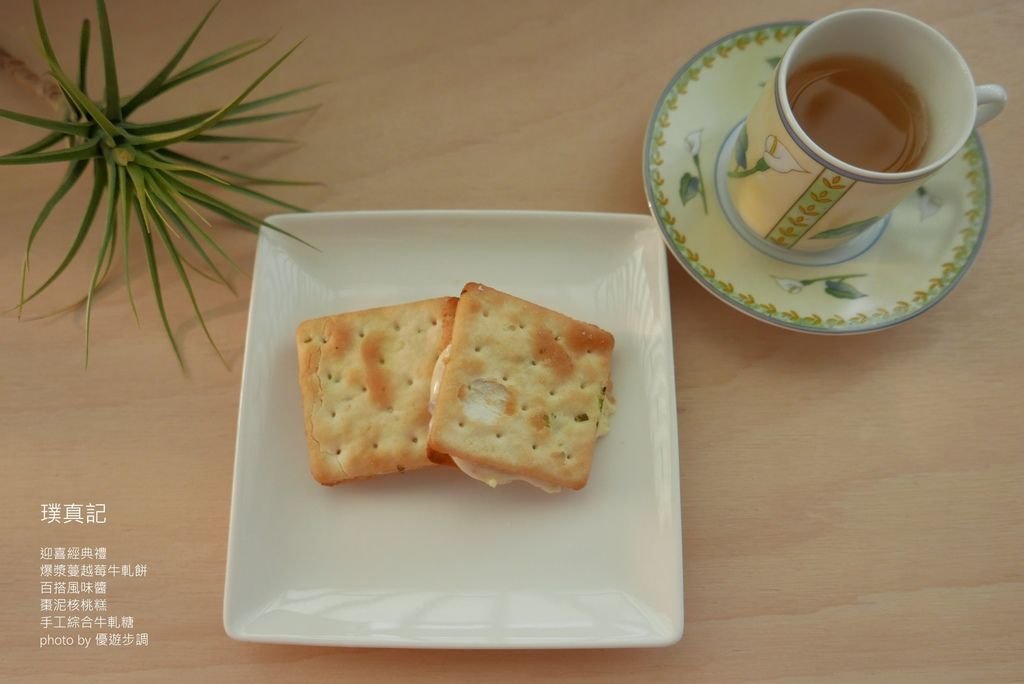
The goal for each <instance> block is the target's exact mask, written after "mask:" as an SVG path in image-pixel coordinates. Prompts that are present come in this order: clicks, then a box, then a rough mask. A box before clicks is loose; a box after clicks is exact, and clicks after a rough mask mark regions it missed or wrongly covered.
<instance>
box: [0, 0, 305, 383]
mask: <svg viewBox="0 0 1024 684" xmlns="http://www.w3.org/2000/svg"><path fill="white" fill-rule="evenodd" d="M218 4H219V3H218ZM33 6H34V9H35V19H36V26H37V29H38V32H39V39H40V41H41V43H42V51H43V56H44V57H45V59H46V63H47V66H48V69H49V73H50V75H51V76H52V77H53V79H54V80H55V81H56V83H57V85H58V86H59V88H60V92H61V94H62V95H63V99H64V101H65V103H66V113H65V115H64V117H63V118H62V119H59V120H58V119H50V118H42V117H37V116H30V115H27V114H21V113H18V112H12V111H8V110H4V109H0V117H4V118H6V119H11V120H13V121H17V122H20V123H23V124H28V125H30V126H36V127H38V128H43V129H46V130H48V131H50V133H49V134H48V135H46V136H45V137H44V138H42V139H41V140H39V141H38V142H36V143H34V144H32V145H29V146H28V147H25V148H23V149H20V150H18V151H16V152H13V153H11V154H7V155H3V156H0V165H22V164H45V163H52V162H67V163H68V168H67V171H66V173H65V174H64V177H63V180H62V181H61V183H60V185H59V186H58V187H57V189H56V190H55V191H54V193H53V195H52V196H51V197H50V198H49V199H48V200H47V202H46V203H45V205H44V206H43V208H42V210H41V211H40V213H39V216H38V218H37V219H36V221H35V223H34V225H33V226H32V228H31V230H30V231H29V235H28V244H27V245H26V247H25V256H24V261H23V266H22V270H21V287H20V293H19V297H18V305H17V307H16V308H17V311H18V316H19V318H20V317H21V315H22V310H23V309H24V307H25V304H27V303H28V302H30V301H32V300H33V299H34V298H35V297H37V296H38V295H39V294H40V293H42V292H43V291H44V290H46V288H47V287H49V286H50V285H51V284H52V283H53V282H54V281H55V280H56V279H57V278H58V277H59V276H60V275H61V273H63V272H64V270H65V269H66V268H67V267H68V265H69V264H70V263H71V262H72V261H73V260H74V259H75V256H76V255H77V254H78V252H79V249H80V247H81V246H82V243H83V241H84V240H85V238H86V237H87V235H88V234H89V232H90V229H91V227H92V224H93V221H94V219H95V218H96V215H97V213H98V212H99V210H100V205H101V204H103V200H104V198H105V199H106V203H105V216H104V219H103V221H102V224H103V225H104V226H105V227H104V232H103V235H102V239H101V241H100V247H99V253H98V256H97V260H96V265H95V268H94V269H93V271H92V277H91V279H90V281H89V287H88V291H87V293H86V295H85V296H84V297H83V298H82V299H80V300H79V301H78V302H76V303H75V305H73V306H81V305H83V304H84V306H85V359H86V364H88V359H89V329H90V317H91V313H92V304H93V298H94V295H95V294H96V291H97V289H98V287H99V286H101V285H102V283H104V282H105V280H106V278H107V276H108V274H109V273H110V269H111V265H112V263H113V261H114V256H115V253H116V252H117V249H118V241H120V243H121V244H120V249H121V253H122V254H123V257H122V262H123V270H124V282H125V287H126V289H127V292H128V301H129V303H130V305H131V309H132V312H133V314H134V316H135V320H136V322H138V320H139V315H138V311H137V309H136V307H135V300H134V297H133V295H132V288H131V278H130V273H129V259H128V257H129V254H130V247H129V244H130V242H131V233H132V230H131V229H132V215H133V214H134V216H135V218H136V221H135V227H136V228H137V230H138V239H139V240H140V242H141V243H142V246H143V249H144V251H145V255H146V263H147V265H148V268H149V276H150V280H151V281H152V286H153V292H154V294H155V297H156V305H157V309H158V311H159V314H160V318H161V321H162V322H163V327H164V330H165V331H166V333H167V337H168V339H169V340H170V343H171V347H172V348H173V350H174V354H175V356H176V357H177V358H178V362H179V363H182V364H183V361H182V357H181V352H180V350H179V348H178V343H177V342H176V341H175V338H174V333H173V332H172V330H171V325H170V322H169V321H168V318H167V311H166V309H165V307H164V298H163V295H162V292H161V279H160V272H159V269H158V266H157V246H158V245H159V246H162V248H163V249H164V250H165V251H166V252H167V255H168V258H169V261H170V264H171V266H172V267H173V270H174V271H175V272H176V273H177V275H178V277H179V278H180V279H181V282H182V284H183V285H184V289H185V291H186V292H187V294H188V297H189V300H190V301H191V304H192V309H193V311H194V313H195V316H196V319H197V321H198V322H199V325H200V327H201V328H202V330H203V332H204V333H205V335H206V338H207V339H208V340H209V342H210V344H211V345H212V346H213V348H214V350H215V351H216V352H217V355H218V356H220V358H221V360H222V361H223V360H224V357H223V356H222V355H221V353H220V350H219V349H218V348H217V345H216V343H215V342H214V341H213V337H212V336H211V335H210V331H209V330H208V329H207V327H206V322H205V321H204V320H203V314H202V311H201V309H200V307H199V304H198V303H197V301H196V297H195V293H194V292H193V289H192V284H191V281H190V280H189V275H188V271H189V270H191V271H193V272H195V273H198V274H200V275H203V276H205V277H207V278H210V279H212V280H215V281H217V282H220V283H222V284H224V285H226V286H227V287H228V288H231V289H232V291H234V290H233V288H232V287H231V284H230V282H229V281H228V279H227V278H226V277H225V276H224V274H223V272H222V271H221V269H220V268H219V267H218V266H217V263H216V262H215V260H214V256H219V257H220V258H221V259H223V261H224V262H226V263H227V264H229V265H230V266H231V267H233V268H235V269H236V270H238V271H240V272H241V270H242V269H241V268H240V267H239V266H238V265H237V264H236V263H235V262H234V261H233V260H232V259H231V257H230V256H229V255H228V254H227V253H226V252H225V251H224V250H223V249H222V248H221V247H220V245H218V243H217V242H216V240H214V238H213V236H212V235H211V232H212V231H211V229H210V228H211V226H210V224H209V222H208V221H207V220H206V219H205V218H204V217H203V215H202V214H201V213H200V212H199V210H198V209H197V206H198V207H201V208H203V209H205V210H207V211H209V212H212V213H214V214H217V215H219V216H221V217H223V218H225V219H228V220H229V221H231V222H232V223H235V224H237V225H239V226H241V227H242V228H245V229H247V230H249V231H252V232H258V231H259V229H260V226H267V227H268V228H270V229H271V230H277V231H278V232H282V233H284V232H285V231H282V230H280V229H279V228H277V227H275V226H273V225H270V224H268V223H267V222H266V221H264V220H262V219H259V218H257V217H255V216H253V215H251V214H249V213H246V212H245V211H242V210H241V209H238V208H236V207H235V206H233V205H232V204H231V203H229V202H227V201H225V200H223V199H220V198H218V197H216V196H214V195H212V194H210V193H209V192H207V190H206V189H205V188H206V187H207V186H214V187H217V188H219V189H220V190H223V191H230V192H233V193H237V194H240V195H244V196H246V197H249V198H255V199H258V200H262V201H265V202H268V203H271V204H275V205H277V206H280V207H284V208H286V209H289V210H293V211H303V209H301V208H299V207H297V206H294V205H292V204H289V203H287V202H283V201H281V200H279V199H275V198H273V197H271V196H269V195H266V194H263V193H262V192H259V191H257V190H254V189H252V186H257V185H312V184H313V183H308V182H303V181H285V180H274V179H268V178H258V177H254V176H249V175H246V174H243V173H239V172H237V171H232V170H229V169H226V168H222V167H220V166H217V165H214V164H211V163H208V162H205V161H201V160H199V159H197V158H194V157H192V156H189V155H186V154H183V153H181V152H179V151H176V150H175V149H173V147H174V146H175V145H178V144H179V143H184V142H193V143H201V142H281V141H280V140H278V139H275V138H259V137H241V136H229V135H222V134H220V133H218V131H220V130H221V129H224V128H227V127H230V126H238V125H241V124H248V123H255V122H260V121H268V120H271V119H277V118H280V117H284V116H290V115H293V114H299V113H302V112H307V111H311V110H312V109H314V107H306V108H302V109H291V110H285V111H273V112H264V113H257V114H251V113H249V112H253V111H254V110H257V109H259V108H261V107H265V106H266V105H270V104H273V103H275V102H279V101H281V100H284V99H285V98H288V97H290V96H293V95H296V94H298V93H301V92H304V91H306V90H309V89H311V88H314V87H316V86H317V85H319V84H313V85H307V86H303V87H299V88H293V89H291V90H287V91H284V92H280V93H277V94H275V95H270V96H268V97H262V98H259V99H254V100H249V101H246V98H247V97H249V95H250V94H251V93H252V91H253V90H254V89H255V88H256V86H258V85H259V84H260V83H261V82H262V81H263V80H264V79H265V78H266V77H267V76H268V75H270V73H271V72H273V71H274V70H275V69H276V68H277V67H278V66H280V64H281V63H282V62H283V61H284V60H285V59H287V58H288V56H289V55H291V53H292V52H294V51H295V49H296V48H297V47H298V44H296V45H295V46H293V47H292V48H291V49H289V50H288V51H286V52H285V53H284V54H283V55H281V56H280V57H279V58H278V59H277V60H276V61H274V62H273V64H271V65H270V67H269V68H267V69H266V70H265V71H264V72H263V73H262V74H260V75H259V77H258V78H256V79H255V80H254V81H252V82H251V83H250V84H249V85H248V86H247V87H245V88H244V89H243V90H242V91H241V92H240V93H239V94H238V96H237V97H235V98H234V99H233V100H231V101H230V102H229V103H227V104H226V105H224V106H223V107H221V108H220V109H217V110H210V111H204V112H200V113H197V114H192V115H189V116H182V117H179V118H174V119H169V120H166V121H155V122H139V121H136V120H134V119H133V115H134V114H135V112H136V111H137V110H138V108H139V107H140V106H142V105H144V104H146V103H147V102H149V101H150V100H152V99H153V98H156V97H158V96H160V95H162V94H163V93H166V92H167V91H169V90H172V89H173V88H176V87H177V86H179V85H181V84H183V83H186V82H188V81H191V80H192V79H194V78H197V77H199V76H202V75H204V74H207V73H210V72H212V71H214V70H216V69H219V68H221V67H223V66H226V65H228V64H231V63H232V62H235V61H237V60H239V59H241V58H243V57H245V56H247V55H249V54H251V53H253V52H255V51H257V50H259V49H260V48H262V47H264V46H265V45H266V44H267V43H268V42H269V40H264V39H257V40H248V41H244V42H242V43H239V44H237V45H233V46H231V47H228V48H225V49H223V50H221V51H219V52H216V53H214V54H212V55H210V56H208V57H206V58H204V59H201V60H199V61H197V62H195V63H194V64H192V65H191V66H188V67H185V68H181V69H179V68H178V66H179V64H180V63H181V61H182V59H183V58H184V57H185V54H186V53H187V52H188V50H189V48H190V47H191V45H192V43H193V42H194V41H195V39H196V36H197V35H198V34H199V32H200V31H201V30H202V28H203V26H205V25H206V22H207V21H208V20H209V18H210V15H212V14H213V11H214V10H215V9H216V8H217V4H214V5H213V7H211V8H210V10H209V11H208V12H207V13H206V15H205V16H204V17H203V18H202V20H201V21H200V22H199V24H198V26H196V28H195V29H194V30H193V31H192V33H191V34H189V36H188V37H187V38H186V39H185V42H184V43H183V44H182V45H181V47H180V48H179V49H178V50H177V52H175V53H174V55H173V56H171V58H170V60H169V61H168V62H167V63H166V64H165V65H164V67H163V68H162V69H160V71H159V72H157V73H156V75H154V76H153V77H152V78H151V79H149V81H148V82H146V83H145V85H143V86H142V88H140V89H139V90H138V92H136V93H134V94H133V95H130V96H122V95H121V93H120V90H119V88H118V80H117V68H116V65H115V62H114V44H113V38H112V36H111V31H110V21H109V19H108V17H107V8H106V4H105V3H104V0H96V10H97V20H98V25H99V33H100V36H99V37H100V46H101V48H102V55H103V72H104V81H105V82H104V88H103V90H104V97H103V99H102V101H94V100H92V99H91V98H90V97H89V95H88V94H87V91H86V71H87V65H88V57H89V45H90V23H89V20H88V19H86V20H85V21H83V22H82V29H81V36H80V41H79V62H78V73H77V78H76V79H72V78H71V77H70V76H69V75H68V73H67V72H66V71H65V70H64V68H63V67H62V66H61V65H60V63H59V62H58V60H57V56H56V54H55V53H54V49H53V45H52V44H51V42H50V37H49V35H48V33H47V30H46V23H45V21H44V19H43V13H42V9H41V8H40V5H39V0H33ZM88 170H91V175H92V179H93V185H92V192H91V194H90V196H89V200H88V202H87V204H86V207H85V210H84V213H83V215H82V221H81V224H80V226H79V228H78V232H77V234H76V235H75V237H74V239H73V240H72V242H71V245H70V247H69V248H68V251H67V254H66V255H65V257H64V259H63V260H62V261H61V262H60V264H59V265H58V266H57V268H56V270H55V271H54V272H53V273H52V274H51V275H50V276H49V277H48V278H47V279H46V280H45V281H43V283H42V284H41V285H39V286H38V287H37V288H36V289H35V290H33V291H31V292H27V290H26V283H27V280H28V274H29V255H30V252H31V250H32V244H33V242H34V241H35V239H36V236H37V235H38V234H39V231H40V229H41V228H42V227H43V225H44V223H45V222H46V220H47V217H48V216H49V215H50V213H51V212H52V211H53V209H54V207H55V206H56V205H57V204H58V203H59V202H60V201H61V200H62V199H63V198H64V196H65V195H67V193H68V191H69V190H71V188H72V187H73V186H75V184H76V183H78V182H79V180H81V179H82V177H83V176H85V175H86V171H88ZM292 237H294V236H292ZM295 239H298V238H295ZM183 248H190V249H183ZM186 251H187V252H188V253H189V254H192V255H193V256H194V257H198V259H199V260H201V261H202V263H203V264H205V266H206V269H203V268H200V266H198V265H197V264H194V263H193V262H192V261H191V260H189V259H188V258H187V257H186ZM207 269H208V270H207Z"/></svg>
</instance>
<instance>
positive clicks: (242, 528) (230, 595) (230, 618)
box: [224, 211, 683, 648]
mask: <svg viewBox="0 0 1024 684" xmlns="http://www.w3.org/2000/svg"><path fill="white" fill-rule="evenodd" d="M271 221H272V222H273V223H274V224H275V225H278V226H279V227H281V228H283V229H285V230H287V231H289V232H291V233H293V234H295V235H297V236H299V237H301V238H303V239H305V240H307V241H309V242H311V243H312V244H314V245H316V246H317V247H318V248H319V249H320V250H321V251H314V250H313V249H310V248H309V247H306V246H303V245H302V244H300V243H298V242H296V241H294V240H291V239H289V238H287V237H285V236H282V235H280V234H278V233H274V232H272V231H269V230H267V229H264V230H263V232H261V234H260V237H259V244H258V248H257V253H256V266H255V272H254V274H253V285H252V301H251V304H250V307H251V309H250V313H249V330H248V333H247V338H246V347H245V366H244V370H243V374H242V396H241V404H240V407H239V417H238V442H237V447H236V452H235V475H234V492H233V495H232V501H231V532H230V538H229V543H228V563H227V578H226V583H225V592H224V594H225V595H224V627H225V629H226V630H227V633H228V635H229V636H231V637H233V638H235V639H243V640H247V641H269V642H284V643H297V644H325V645H339V646H342V645H344V646H400V647H420V648H544V647H547V648H575V647H610V646H657V645H665V644H671V643H674V642H675V641H677V640H678V639H679V638H680V637H681V636H682V631H683V582H682V579H683V577H682V536H681V530H680V502H679V462H678V446H677V441H676V402H675V378H674V374H673V368H672V327H671V320H670V317H669V298H668V282H667V273H666V263H665V261H666V260H665V249H664V247H663V244H662V240H661V235H660V233H659V232H658V228H657V225H656V224H655V223H654V221H653V220H652V219H651V218H650V217H649V216H639V215H616V214H576V213H551V212H513V211H450V212H449V211H443V212H436V211H431V212H363V213H333V214H298V215H287V216H278V217H275V218H274V219H271ZM471 280H474V281H479V282H483V283H486V284H488V285H491V286H492V287H495V288H498V289H500V290H504V291H506V292H509V293H510V294H514V295H516V296H519V297H523V298H525V299H529V300H531V301H534V302H536V303H538V304H541V305H543V306H547V307H549V308H552V309H555V310H557V311H561V312H563V313H565V314H568V315H570V316H572V317H574V318H579V319H582V320H585V321H589V322H592V323H595V324H597V325H599V326H601V327H603V328H605V329H606V330H608V331H610V332H611V333H612V334H614V335H615V340H616V344H615V352H614V355H613V357H612V379H613V382H614V387H615V396H616V399H617V402H618V411H617V413H616V414H615V416H614V418H613V420H612V428H611V433H610V434H609V435H608V436H607V437H604V438H603V439H601V440H600V441H599V442H598V446H597V448H596V450H595V452H594V462H593V468H592V471H591V476H590V482H589V484H588V485H587V486H586V488H584V489H582V490H580V491H578V492H572V491H568V492H563V493H561V494H554V495H551V494H545V493H543V492H541V491H540V490H537V489H534V488H532V487H530V486H529V485H526V484H523V483H513V484H509V485H506V486H503V487H499V488H497V489H493V490H492V489H490V488H489V487H487V486H485V485H483V484H481V483H479V482H476V481H474V480H471V479H470V478H468V477H466V476H465V475H463V474H461V473H460V472H459V471H458V470H456V469H454V468H443V467H439V468H427V469H424V470H418V471H414V472H408V473H403V474H400V475H398V474H396V475H388V476H386V477H379V478H375V479H372V480H366V481H360V482H354V483H350V484H345V485H341V486H338V487H333V488H332V487H323V486H321V485H319V484H317V483H316V482H315V481H314V480H313V478H312V477H311V476H310V474H309V471H308V464H307V451H306V442H305V438H304V435H303V418H302V402H301V398H300V396H299V386H298V380H297V375H298V366H297V360H296V352H295V342H294V330H295V327H296V326H297V325H298V324H299V323H300V322H301V321H302V320H304V319H307V318H312V317H315V316H322V315H325V314H330V313H336V312H339V311H347V310H355V309H364V308H368V307H374V306H382V305H386V304H394V303H400V302H405V301H411V300H416V299H424V298H427V297H440V296H443V295H455V296H457V295H458V294H459V292H460V291H461V289H462V286H463V285H464V284H465V283H466V282H467V281H471Z"/></svg>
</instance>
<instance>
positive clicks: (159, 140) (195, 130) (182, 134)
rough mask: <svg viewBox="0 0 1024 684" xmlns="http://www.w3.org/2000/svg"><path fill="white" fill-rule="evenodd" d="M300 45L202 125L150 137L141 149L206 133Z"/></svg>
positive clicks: (294, 47)
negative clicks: (149, 140) (148, 141)
mask: <svg viewBox="0 0 1024 684" xmlns="http://www.w3.org/2000/svg"><path fill="white" fill-rule="evenodd" d="M301 44H302V43H301V41H300V42H299V43H296V44H295V45H294V46H292V47H291V48H290V49H289V50H287V51H286V52H285V53H284V54H283V55H281V56H280V57H278V58H277V59H276V60H274V63H273V64H271V65H270V66H269V67H268V68H267V69H266V70H265V71H264V72H263V73H262V74H260V75H259V76H258V77H257V78H256V79H255V80H254V81H253V82H252V83H250V84H249V86H248V87H247V88H245V90H243V91H242V92H241V93H240V94H239V95H238V96H237V97H235V99H234V100H232V101H231V102H229V103H228V104H226V105H224V106H223V107H221V108H220V109H219V110H217V112H216V113H215V114H213V115H212V116H210V117H209V118H208V119H206V120H205V121H203V122H202V123H199V124H196V125H195V126H192V127H190V128H187V129H185V130H184V131H179V132H177V133H168V134H163V135H155V136H152V137H151V140H152V142H150V143H145V144H143V145H142V147H143V148H145V149H150V148H153V147H165V146H167V145H173V144H175V143H179V142H184V141H186V140H189V139H190V138H194V137H196V136H197V135H199V134H200V133H202V132H204V131H206V130H207V129H209V128H211V127H212V126H214V125H215V124H216V123H217V122H218V121H220V120H221V119H224V118H225V117H227V115H228V114H230V113H231V112H232V111H233V110H234V109H235V107H237V106H238V105H239V103H241V102H242V100H244V99H245V98H246V97H248V95H249V93H251V92H252V91H253V90H255V89H256V86H258V85H259V84H260V83H263V81H264V80H265V79H266V78H267V76H269V75H270V74H271V73H273V72H274V70H275V69H277V67H279V66H281V63H282V62H284V61H285V60H286V59H288V57H290V56H291V54H292V53H293V52H295V50H297V49H298V47H299V45H301Z"/></svg>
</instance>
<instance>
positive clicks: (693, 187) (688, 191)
mask: <svg viewBox="0 0 1024 684" xmlns="http://www.w3.org/2000/svg"><path fill="white" fill-rule="evenodd" d="M699 194H700V180H698V179H697V177H696V176H694V175H693V174H692V173H690V172H689V171H687V172H686V173H684V174H683V177H682V178H680V179H679V199H680V200H681V201H682V203H683V204H686V203H687V202H689V201H690V200H692V199H693V198H694V197H696V196H697V195H699Z"/></svg>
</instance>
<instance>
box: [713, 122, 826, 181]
mask: <svg viewBox="0 0 1024 684" xmlns="http://www.w3.org/2000/svg"><path fill="white" fill-rule="evenodd" d="M748 145H749V141H748V139H747V125H746V124H744V125H743V127H742V128H741V129H740V134H739V136H738V137H737V138H736V148H735V150H734V152H733V157H734V159H735V160H736V169H734V170H732V171H730V172H729V176H730V177H732V178H745V177H747V176H750V175H753V174H755V173H760V172H762V171H768V170H771V171H777V172H779V173H790V172H791V171H795V172H797V173H807V169H805V168H804V167H802V166H800V162H798V161H797V160H796V158H795V157H793V153H792V152H790V151H789V149H788V148H787V147H786V146H785V145H784V144H783V143H782V141H781V140H780V139H779V137H778V136H777V135H772V134H768V135H767V136H765V139H764V154H763V155H762V156H761V158H760V159H758V160H757V162H755V163H754V165H753V166H752V167H750V168H749V169H748V168H747V147H748Z"/></svg>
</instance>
